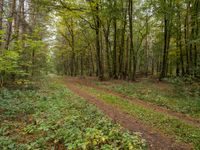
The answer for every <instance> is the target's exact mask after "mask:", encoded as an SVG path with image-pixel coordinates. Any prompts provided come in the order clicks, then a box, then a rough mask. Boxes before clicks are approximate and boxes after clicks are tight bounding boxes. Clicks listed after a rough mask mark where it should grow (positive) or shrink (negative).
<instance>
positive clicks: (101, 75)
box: [95, 4, 104, 80]
mask: <svg viewBox="0 0 200 150" xmlns="http://www.w3.org/2000/svg"><path fill="white" fill-rule="evenodd" d="M95 17H96V18H95V19H96V20H95V21H96V28H95V31H96V55H97V68H98V69H97V70H98V77H99V80H103V79H104V72H103V64H102V61H101V60H102V59H101V47H100V18H99V4H96V15H95Z"/></svg>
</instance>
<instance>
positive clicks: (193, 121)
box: [69, 78, 200, 128]
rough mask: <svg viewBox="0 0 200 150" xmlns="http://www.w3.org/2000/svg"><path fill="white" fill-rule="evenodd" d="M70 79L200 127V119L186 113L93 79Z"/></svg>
mask: <svg viewBox="0 0 200 150" xmlns="http://www.w3.org/2000/svg"><path fill="white" fill-rule="evenodd" d="M69 80H73V82H76V83H78V84H81V85H85V86H88V87H92V88H94V89H96V90H100V91H103V92H106V93H108V94H111V95H114V96H118V97H120V98H123V99H126V100H128V101H129V102H131V103H134V104H137V105H140V106H142V107H144V108H147V109H151V110H154V111H157V112H160V113H165V114H167V115H169V116H173V117H175V118H177V119H179V120H182V121H183V122H185V123H187V124H191V125H193V126H196V127H198V128H200V120H198V119H195V118H192V117H190V116H187V115H185V114H182V113H178V112H174V111H171V110H169V109H167V108H165V107H160V106H158V105H155V104H153V103H150V102H146V101H142V100H139V99H137V98H133V97H129V96H126V95H124V94H121V93H117V92H114V91H112V90H109V89H107V88H104V87H100V86H97V85H95V84H94V83H92V82H91V81H89V80H87V79H80V78H69Z"/></svg>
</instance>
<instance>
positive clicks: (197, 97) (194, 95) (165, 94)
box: [96, 78, 200, 120]
mask: <svg viewBox="0 0 200 150" xmlns="http://www.w3.org/2000/svg"><path fill="white" fill-rule="evenodd" d="M96 85H98V86H103V87H105V88H108V89H111V90H113V91H115V92H119V93H121V94H124V95H127V96H130V97H133V98H138V99H140V100H144V101H147V102H151V103H153V104H156V105H158V106H162V107H166V108H168V109H170V110H173V111H176V112H181V113H184V114H187V115H190V116H192V117H195V118H196V119H199V120H200V85H199V84H197V83H195V82H192V81H191V82H186V81H184V80H183V79H180V78H175V79H167V80H166V81H165V82H164V83H158V82H156V81H155V80H149V79H146V80H141V81H138V82H126V81H123V82H121V83H118V84H106V85H104V84H103V83H101V82H96Z"/></svg>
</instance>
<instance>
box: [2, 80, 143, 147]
mask: <svg viewBox="0 0 200 150" xmlns="http://www.w3.org/2000/svg"><path fill="white" fill-rule="evenodd" d="M0 112H1V113H0V120H1V123H0V149H2V150H8V149H10V150H15V149H16V150H23V149H58V148H60V149H66V148H67V149H72V150H73V149H74V150H77V149H102V150H103V149H104V150H107V149H130V150H131V149H146V144H145V141H144V140H143V139H142V138H141V137H140V135H139V134H130V133H129V132H127V131H125V130H123V131H122V128H121V127H120V126H119V125H117V124H115V123H113V122H112V121H111V120H109V119H108V118H107V117H105V116H104V115H103V114H102V113H101V112H100V111H98V110H97V109H96V107H95V106H93V105H90V104H88V103H87V102H86V101H85V100H83V99H82V98H80V97H78V96H76V95H74V94H73V93H72V92H70V91H69V90H68V89H67V88H66V87H64V86H62V85H61V84H58V83H57V84H56V83H54V82H53V83H51V84H44V85H43V86H42V88H41V89H40V90H23V91H22V90H21V91H19V90H7V89H3V90H1V91H0Z"/></svg>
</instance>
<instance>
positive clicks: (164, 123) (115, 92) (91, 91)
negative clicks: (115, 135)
mask: <svg viewBox="0 0 200 150" xmlns="http://www.w3.org/2000/svg"><path fill="white" fill-rule="evenodd" d="M65 84H66V85H67V87H68V88H69V89H70V90H71V91H73V92H74V93H76V94H78V95H79V96H80V97H83V98H84V99H86V100H88V101H89V102H90V103H92V104H94V105H96V106H97V107H98V108H99V109H100V110H101V111H102V112H104V113H105V114H106V115H107V116H109V117H110V118H111V119H112V120H113V121H114V122H117V123H119V124H120V125H122V126H123V127H124V128H127V129H129V130H130V131H133V132H140V133H141V134H142V137H143V138H144V139H146V140H147V144H148V148H149V149H152V150H157V149H166V150H168V149H170V150H171V149H178V150H180V149H187V150H188V149H199V148H200V140H199V139H200V117H199V112H200V111H199V109H200V105H199V100H198V96H194V95H192V94H190V95H189V94H188V93H187V92H188V91H189V92H191V89H190V90H188V89H187V90H186V91H187V92H186V93H185V92H184V93H185V94H186V95H187V96H185V95H183V91H179V92H180V93H181V94H177V93H178V92H177V91H174V88H175V89H177V88H179V87H173V84H169V83H165V82H157V81H155V80H153V81H152V80H149V79H148V80H147V79H142V80H141V81H139V82H135V83H129V82H126V81H119V80H112V81H105V82H99V81H98V80H97V79H96V78H70V77H67V78H65ZM133 86H135V87H133ZM181 86H182V85H181ZM186 87H188V86H186ZM135 88H137V90H136V89H135ZM145 90H146V91H145ZM149 90H151V91H149ZM179 90H183V89H179ZM152 94H156V95H152ZM169 95H170V96H169ZM171 95H173V96H174V97H173V96H171ZM186 97H187V98H189V99H190V100H189V102H188V100H186ZM196 97H197V99H196ZM182 103H183V104H182ZM188 103H189V104H190V105H189V107H188ZM180 104H182V105H180ZM179 105H180V106H179Z"/></svg>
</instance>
